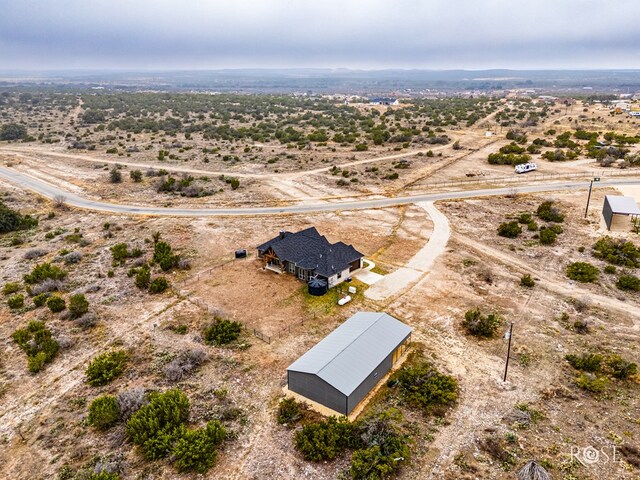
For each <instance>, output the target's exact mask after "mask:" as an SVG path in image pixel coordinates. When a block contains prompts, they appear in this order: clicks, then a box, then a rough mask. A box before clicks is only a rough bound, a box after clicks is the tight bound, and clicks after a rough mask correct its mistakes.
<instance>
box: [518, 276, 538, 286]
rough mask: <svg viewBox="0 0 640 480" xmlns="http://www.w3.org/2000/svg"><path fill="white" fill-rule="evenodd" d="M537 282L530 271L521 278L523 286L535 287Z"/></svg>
mask: <svg viewBox="0 0 640 480" xmlns="http://www.w3.org/2000/svg"><path fill="white" fill-rule="evenodd" d="M535 284H536V281H535V280H534V279H533V278H532V277H531V275H529V274H528V273H527V274H526V275H523V276H522V277H521V278H520V285H522V286H523V287H527V288H533V287H534V286H535Z"/></svg>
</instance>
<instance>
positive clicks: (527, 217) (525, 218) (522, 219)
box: [518, 213, 533, 224]
mask: <svg viewBox="0 0 640 480" xmlns="http://www.w3.org/2000/svg"><path fill="white" fill-rule="evenodd" d="M532 220H533V217H532V216H531V214H530V213H521V214H520V216H519V217H518V223H522V224H527V223H529V222H531V221H532Z"/></svg>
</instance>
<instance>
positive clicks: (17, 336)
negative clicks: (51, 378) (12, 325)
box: [12, 321, 60, 373]
mask: <svg viewBox="0 0 640 480" xmlns="http://www.w3.org/2000/svg"><path fill="white" fill-rule="evenodd" d="M12 338H13V340H14V341H15V342H16V343H17V344H18V346H19V347H20V348H21V349H22V350H23V351H24V352H25V353H26V354H27V360H28V362H27V366H28V368H29V371H30V372H31V373H36V372H39V371H40V370H42V368H43V367H44V365H45V364H46V363H49V362H51V360H53V359H54V357H55V356H56V354H57V353H58V350H59V349H60V345H58V342H56V341H55V340H54V339H53V336H52V335H51V331H50V330H49V329H48V328H46V326H45V324H44V322H38V321H31V322H29V324H28V325H27V328H25V329H18V330H16V331H15V332H13V335H12Z"/></svg>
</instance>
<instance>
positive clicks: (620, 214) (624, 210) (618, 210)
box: [602, 195, 640, 230]
mask: <svg viewBox="0 0 640 480" xmlns="http://www.w3.org/2000/svg"><path fill="white" fill-rule="evenodd" d="M602 215H603V216H604V222H605V223H606V224H607V230H611V229H612V228H613V229H614V230H630V229H631V220H632V219H633V218H634V217H640V208H638V204H637V203H636V201H635V199H634V198H632V197H623V196H622V195H607V196H605V197H604V205H603V207H602Z"/></svg>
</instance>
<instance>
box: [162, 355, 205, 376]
mask: <svg viewBox="0 0 640 480" xmlns="http://www.w3.org/2000/svg"><path fill="white" fill-rule="evenodd" d="M206 359H207V354H206V353H205V352H204V351H202V350H187V351H184V352H181V353H180V354H178V356H177V357H176V358H174V359H173V360H172V361H171V362H170V363H169V364H168V365H167V367H166V368H165V376H166V377H167V380H168V381H170V382H179V381H181V380H182V379H183V378H184V377H185V376H186V375H188V374H190V373H191V372H193V371H194V370H196V369H197V368H198V367H199V366H200V365H202V363H203V362H204V361H205V360H206Z"/></svg>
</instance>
